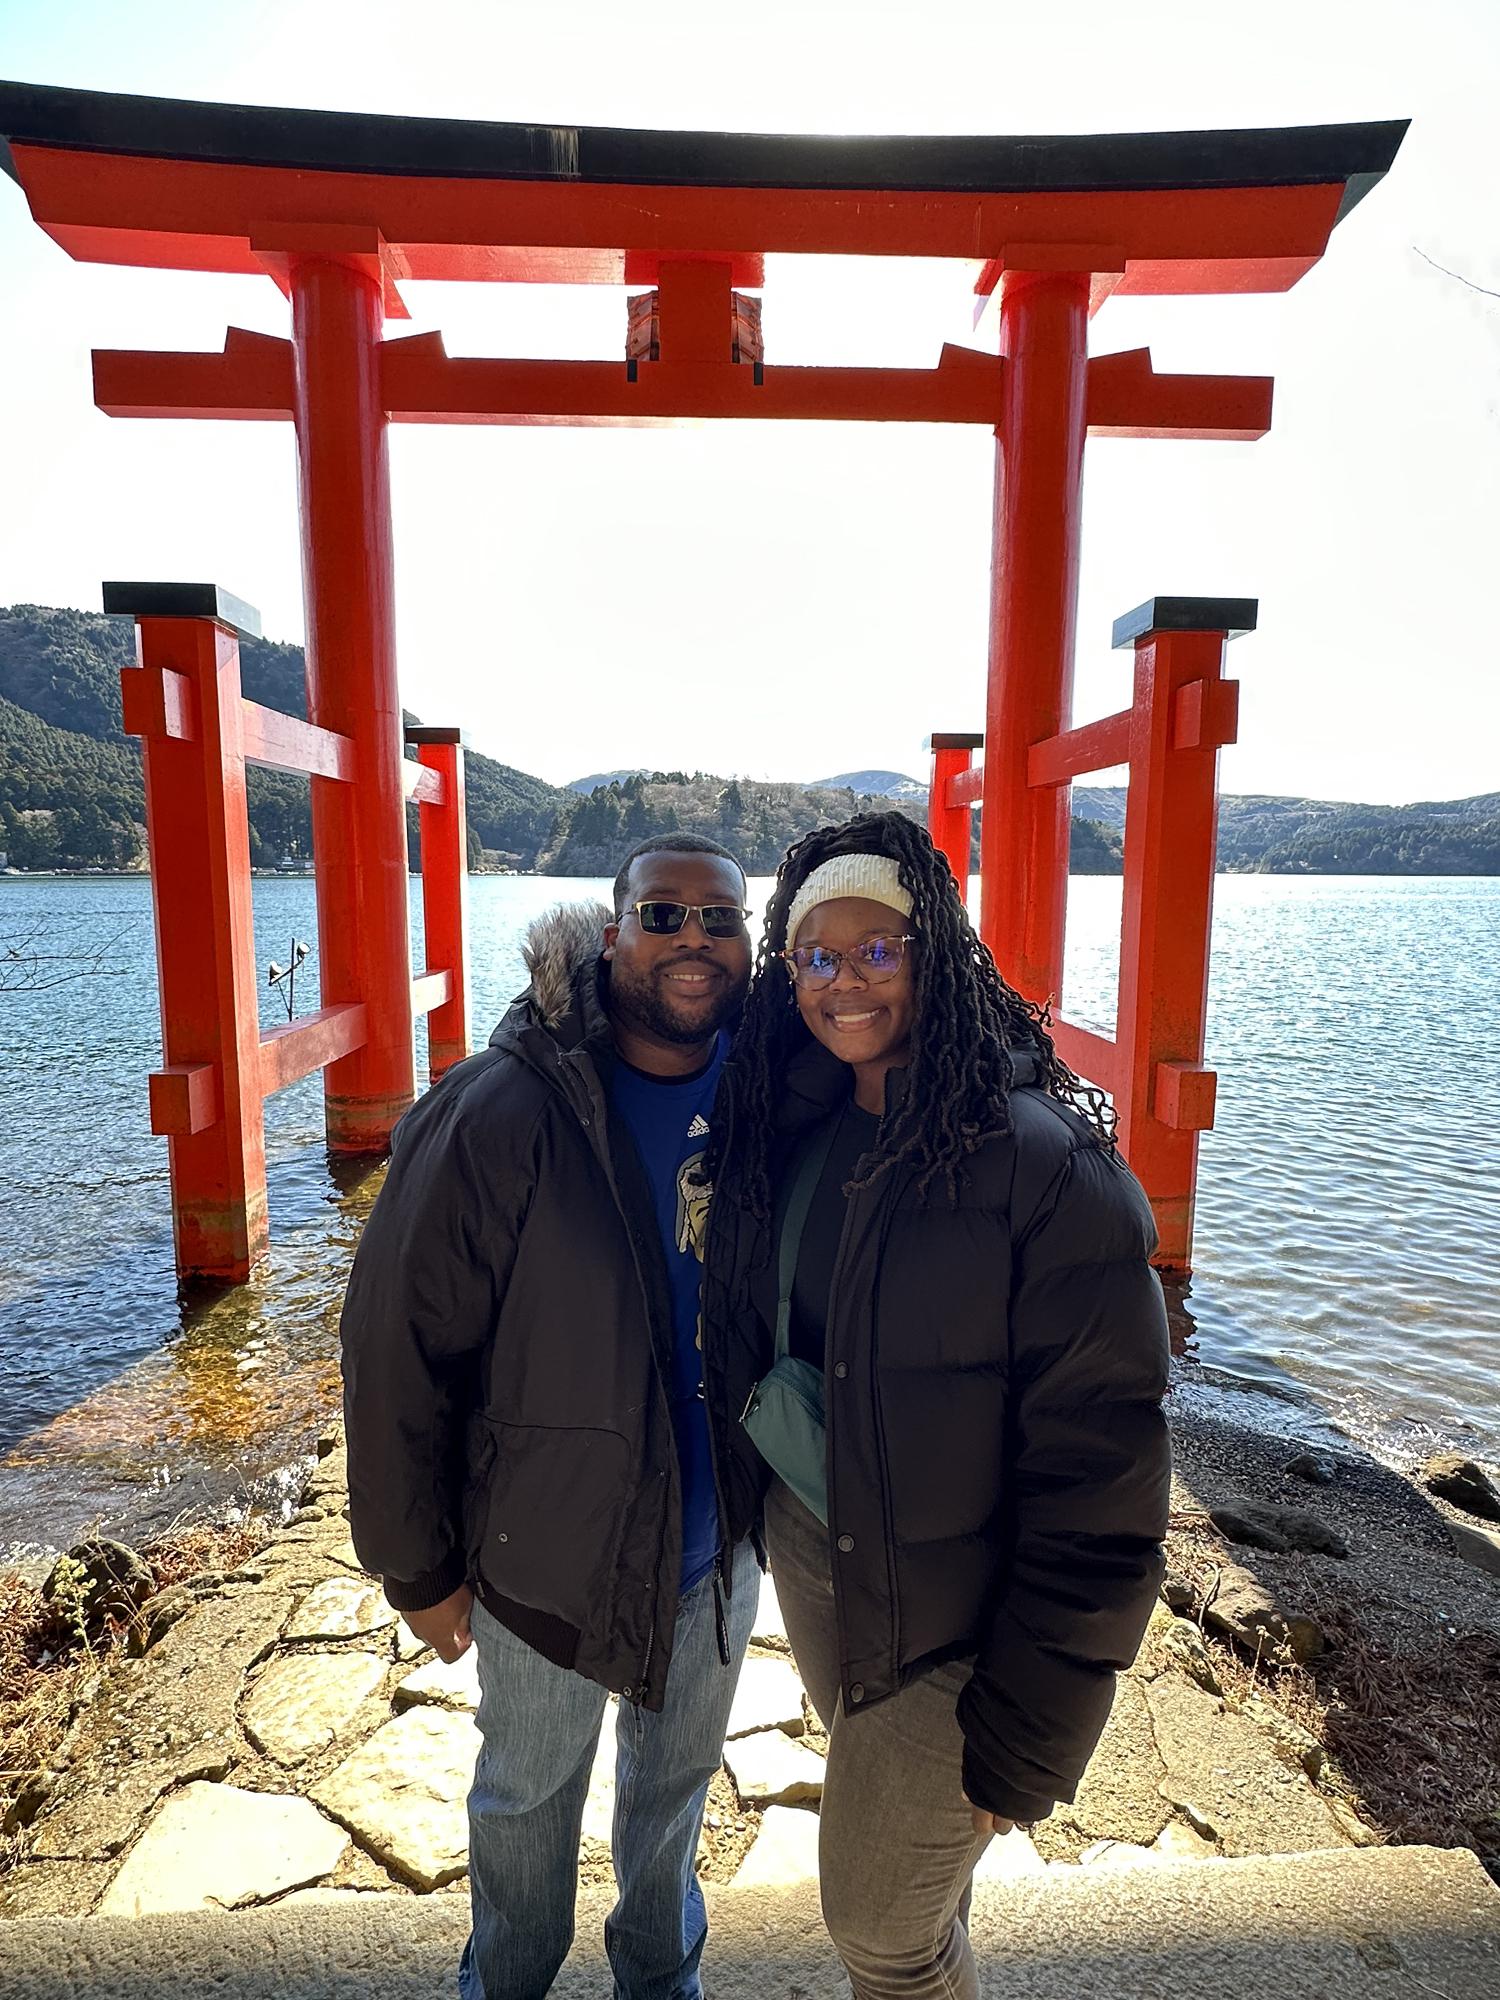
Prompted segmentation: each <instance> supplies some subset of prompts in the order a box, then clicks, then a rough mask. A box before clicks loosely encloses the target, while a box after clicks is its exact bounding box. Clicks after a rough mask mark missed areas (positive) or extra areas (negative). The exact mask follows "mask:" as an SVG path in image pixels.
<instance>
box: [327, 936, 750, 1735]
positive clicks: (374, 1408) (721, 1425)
mask: <svg viewBox="0 0 1500 2000" xmlns="http://www.w3.org/2000/svg"><path fill="white" fill-rule="evenodd" d="M608 921H609V912H608V911H607V910H605V909H604V908H603V907H602V906H598V907H596V906H591V905H590V906H581V907H576V908H568V909H563V910H559V911H556V912H554V913H553V914H552V915H551V916H549V917H547V918H545V919H543V920H542V921H541V922H540V923H538V924H536V925H535V926H533V929H532V932H531V935H530V940H529V943H528V947H527V964H528V966H529V968H530V970H531V974H532V983H531V986H530V989H529V990H528V992H527V993H526V994H524V995H523V996H522V998H521V999H520V1000H518V1001H517V1002H516V1004H515V1005H514V1006H513V1007H512V1008H511V1009H510V1011H509V1013H508V1014H507V1015H506V1017H505V1019H504V1020H503V1021H502V1022H501V1024H500V1026H499V1027H498V1028H497V1029H496V1030H495V1033H494V1035H493V1036H492V1037H491V1040H490V1046H489V1047H488V1049H486V1050H484V1051H483V1052H482V1053H481V1054H479V1055H476V1056H472V1057H470V1058H469V1059H468V1060H467V1061H465V1062H462V1063H459V1064H458V1065H457V1066H456V1067H455V1068H454V1069H452V1070H450V1071H449V1072H448V1074H447V1075H446V1076H445V1077H444V1078H443V1079H442V1081H441V1082H440V1083H438V1084H437V1085H436V1086H435V1087H434V1088H433V1089H432V1090H431V1091H429V1092H428V1093H427V1095H426V1096H425V1097H423V1098H421V1099H420V1100H419V1102H418V1103H417V1104H415V1105H414V1106H413V1107H412V1109H411V1110H410V1111H409V1112H407V1114H406V1116H405V1117H404V1118H403V1119H402V1120H401V1123H400V1124H399V1125H398V1126H397V1128H396V1133H395V1137H394V1140H393V1143H392V1151H391V1162H390V1167H389V1170H388V1172H387V1176H386V1181H385V1185H384V1187H383V1188H382V1190H381V1192H380V1195H379V1198H378V1199H377V1201H376V1203H375V1207H374V1209H373V1210H372V1212H371V1215H370V1219H369V1221H368V1223H367V1224H366V1226H365V1230H364V1234H363V1237H362V1238H361V1241H360V1245H359V1251H358V1254H357V1256H356V1257H355V1261H354V1270H353V1275H352V1277H351V1279H350V1283H349V1290H348V1295H347V1298H346V1300H345V1305H344V1313H343V1321H342V1339H343V1356H344V1409H345V1416H346V1422H347V1432H348V1445H349V1494H350V1525H351V1529H352V1532H353V1538H354V1545H355V1548H356V1550H357V1552H358V1554H359V1558H360V1561H361V1562H362V1563H363V1564H364V1565H365V1567H366V1568H367V1569H370V1570H373V1571H375V1572H376V1573H377V1574H378V1575H379V1576H381V1577H382V1578H383V1579H384V1583H385V1590H386V1595H387V1597H388V1598H389V1600H390V1602H391V1603H392V1604H393V1605H394V1606H395V1607H396V1609H397V1610H400V1611H421V1610H425V1609H428V1608H429V1607H431V1606H432V1605H434V1604H438V1603H441V1601H442V1600H443V1599H444V1598H445V1597H447V1596H448V1595H450V1594H451V1593H452V1592H453V1591H455V1590H457V1589H458V1588H459V1586H460V1585H461V1584H463V1583H464V1582H465V1581H466V1580H468V1581H469V1582H471V1583H472V1584H473V1585H474V1586H475V1588H476V1589H477V1590H478V1592H479V1594H480V1596H481V1599H482V1601H483V1602H484V1603H485V1605H486V1607H487V1608H488V1609H489V1610H490V1611H492V1612H493V1613H494V1614H495V1615H496V1616H497V1617H499V1618H500V1619H501V1621H502V1622H503V1623H505V1624H506V1625H507V1626H508V1627H509V1628H510V1629H511V1630H512V1631H514V1632H516V1633H517V1634H518V1636H520V1637H521V1638H522V1639H524V1640H525V1641H526V1642H527V1643H528V1644H530V1645H532V1646H534V1647H535V1648H536V1649H537V1650H538V1651H539V1652H541V1653H543V1654H544V1655H545V1656H546V1657H547V1658H549V1659H551V1660H554V1661H555V1662H556V1663H557V1664H559V1665H561V1666H567V1667H573V1668H576V1670H577V1671H578V1672H579V1673H581V1674H584V1675H586V1676H587V1677H588V1678H589V1679H591V1680H595V1681H598V1682H600V1683H602V1685H604V1686H605V1687H608V1688H611V1689H613V1690H615V1691H616V1692H617V1693H619V1694H621V1695H623V1696H625V1697H626V1698H627V1699H628V1700H632V1701H636V1702H640V1703H643V1704H644V1705H645V1706H646V1707H648V1708H652V1709H655V1708H659V1707H660V1706H661V1701H662V1693H663V1689H664V1687H665V1684H666V1674H667V1666H668V1663H669V1661H670V1658H671V1653H672V1634H673V1629H674V1626H675V1622H676V1616H677V1602H678V1585H679V1580H680V1566H681V1559H682V1518H681V1496H680V1491H679V1479H678V1470H677V1457H676V1450H675V1447H674V1442H673V1432H672V1422H671V1416H670V1411H669V1407H668V1403H667V1398H666V1393H665V1389H664V1386H663V1385H664V1383H666V1382H668V1381H670V1379H671V1353H672V1325H671V1307H670V1300H669V1296H668V1292H667V1283H666V1273H665V1267H664V1263H663V1259H662V1254H661V1247H660V1236H659V1232H658V1228H657V1224H656V1220H655V1216H654V1213H653V1210H652V1207H651V1200H650V1192H649V1189H648V1187H647V1186H646V1183H645V1180H644V1175H643V1173H642V1170H641V1168H640V1166H639V1164H638V1161H637V1157H636V1154H635V1151H634V1148H633V1147H632V1146H631V1144H630V1143H629V1141H628V1138H623V1137H622V1135H612V1134H611V1130H610V1120H609V1115H608V1104H607V1078H608V1068H609V1064H610V1063H611V1062H612V1061H613V1059H614V1055H613V1040H612V1037H611V1034H610V1027H609V1020H608V1017H607V1014H606V1012H605V1007H604V994H603V992H602V990H601V989H602V984H603V981H604V980H605V978H606V977H607V968H605V967H604V966H603V964H602V963H601V960H600V957H599V950H600V933H601V931H602V928H603V926H604V925H605V924H606V923H607V922H608ZM710 1416H711V1419H712V1420H713V1421H712V1425H711V1427H712V1429H713V1432H714V1445H715V1459H716V1468H717V1466H718V1464H720V1463H721V1462H722V1457H723V1453H724V1450H725V1445H726V1432H727V1429H728V1419H727V1417H726V1415H725V1413H724V1412H723V1411H722V1410H717V1411H715V1410H713V1409H712V1407H711V1409H710ZM718 1489H719V1505H720V1515H721V1522H722V1528H723V1533H724V1536H725V1539H726V1542H727V1543H728V1544H730V1545H732V1544H733V1543H734V1542H736V1541H738V1540H740V1539H741V1538H742V1537H743V1536H744V1535H745V1534H747V1533H748V1532H749V1530H750V1528H751V1526H752V1523H753V1519H754V1515H755V1508H756V1497H757V1496H756V1495H755V1494H754V1493H753V1492H751V1491H749V1490H748V1488H747V1487H746V1484H745V1482H744V1480H743V1478H740V1479H739V1480H737V1481H731V1480H719V1481H718ZM725 1567H726V1570H727V1568H728V1565H726V1566H725Z"/></svg>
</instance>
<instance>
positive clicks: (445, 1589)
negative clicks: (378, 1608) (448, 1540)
mask: <svg viewBox="0 0 1500 2000" xmlns="http://www.w3.org/2000/svg"><path fill="white" fill-rule="evenodd" d="M467 1581H468V1567H467V1565H466V1563H465V1562H464V1558H463V1556H462V1555H461V1554H459V1553H457V1552H455V1553H454V1554H453V1555H451V1556H449V1557H448V1559H447V1561H446V1562H443V1563H440V1564H439V1565H438V1567H437V1568H436V1569H430V1570H428V1571H427V1572H426V1574H425V1575H423V1576H418V1577H414V1578H412V1580H411V1581H410V1582H405V1581H403V1580H402V1579H401V1578H400V1577H395V1576H383V1577H382V1578H381V1579H380V1583H381V1588H382V1589H383V1590H384V1592H385V1601H386V1603H387V1604H389V1605H390V1607H391V1609H392V1610H393V1611H430V1610H431V1609H432V1607H433V1605H434V1604H441V1603H442V1601H443V1599H444V1598H445V1597H451V1596H452V1595H453V1593H454V1591H455V1590H457V1589H458V1588H459V1587H460V1585H461V1584H464V1583H466V1582H467Z"/></svg>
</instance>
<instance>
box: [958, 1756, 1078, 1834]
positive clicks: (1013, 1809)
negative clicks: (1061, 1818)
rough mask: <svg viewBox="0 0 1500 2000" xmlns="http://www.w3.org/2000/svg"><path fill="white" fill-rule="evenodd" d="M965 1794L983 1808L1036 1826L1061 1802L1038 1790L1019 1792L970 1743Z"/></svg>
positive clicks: (972, 1802)
mask: <svg viewBox="0 0 1500 2000" xmlns="http://www.w3.org/2000/svg"><path fill="white" fill-rule="evenodd" d="M964 1797H965V1798H966V1799H967V1800H968V1801H969V1803H970V1805H975V1806H978V1808H979V1810H980V1811H981V1812H987V1813H998V1814H999V1816H1000V1818H1001V1819H1010V1820H1014V1821H1015V1823H1016V1825H1017V1826H1034V1825H1035V1824H1036V1822H1037V1821H1038V1820H1039V1819H1045V1818H1046V1817H1047V1815H1048V1813H1050V1812H1051V1810H1052V1808H1053V1806H1054V1805H1055V1804H1056V1803H1057V1801H1056V1800H1055V1799H1049V1798H1045V1797H1043V1796H1042V1795H1041V1794H1040V1793H1037V1792H1018V1791H1017V1790H1016V1788H1015V1787H1014V1785H1008V1784H1006V1783H1005V1782H1004V1780H1003V1779H1000V1778H997V1777H996V1776H995V1774H994V1772H993V1771H991V1770H990V1769H989V1767H988V1766H987V1765H985V1764H982V1763H981V1762H980V1761H979V1759H978V1757H976V1756H975V1754H974V1752H973V1750H972V1749H970V1748H969V1746H968V1745H967V1744H965V1745H964Z"/></svg>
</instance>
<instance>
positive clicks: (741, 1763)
mask: <svg viewBox="0 0 1500 2000" xmlns="http://www.w3.org/2000/svg"><path fill="white" fill-rule="evenodd" d="M724 1762H725V1764H726V1766H727V1767H728V1770H729V1775H730V1777H731V1778H733V1780H734V1788H735V1790H736V1791H737V1792H738V1793H739V1795H740V1800H741V1802H742V1804H744V1805H747V1806H759V1805H767V1806H771V1805H778V1806H795V1805H803V1804H814V1803H816V1801H817V1800H819V1799H821V1798H822V1796H823V1759H822V1758H821V1757H819V1756H818V1755H817V1754H816V1752H814V1751H812V1750H808V1749H805V1748H804V1747H803V1745H802V1744H800V1743H797V1742H794V1741H793V1739H792V1738H791V1737H790V1736H787V1735H785V1734H784V1733H783V1732H782V1731H781V1730H779V1729H761V1730H757V1731H756V1733H755V1735H753V1736H737V1737H736V1738H735V1740H734V1741H733V1742H732V1743H726V1744H725V1746H724Z"/></svg>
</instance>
